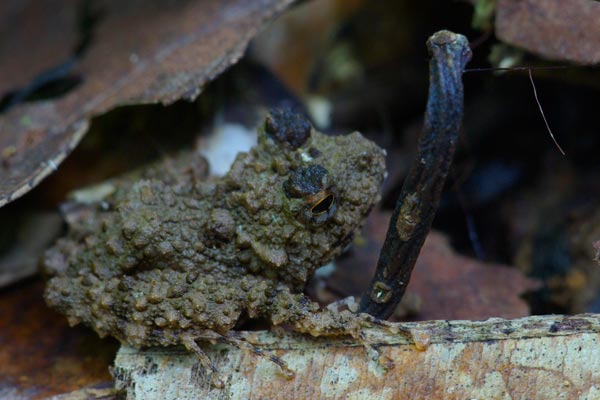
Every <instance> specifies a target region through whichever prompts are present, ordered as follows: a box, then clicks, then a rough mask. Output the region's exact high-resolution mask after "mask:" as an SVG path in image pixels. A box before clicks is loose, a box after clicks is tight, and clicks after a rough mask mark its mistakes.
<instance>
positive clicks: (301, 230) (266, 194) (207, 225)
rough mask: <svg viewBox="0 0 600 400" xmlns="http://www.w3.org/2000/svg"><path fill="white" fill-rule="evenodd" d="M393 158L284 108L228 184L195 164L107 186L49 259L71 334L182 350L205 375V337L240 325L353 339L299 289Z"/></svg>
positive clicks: (343, 238)
mask: <svg viewBox="0 0 600 400" xmlns="http://www.w3.org/2000/svg"><path fill="white" fill-rule="evenodd" d="M384 155H385V153H384V151H383V150H382V149H380V148H379V147H377V146H376V145H375V144H374V143H372V142H371V141H369V140H367V139H365V138H364V137H363V136H361V135H360V134H359V133H358V132H355V133H352V134H349V135H346V136H326V135H324V134H321V133H319V132H316V131H314V130H313V129H312V127H311V126H310V124H309V123H308V122H307V121H306V120H305V119H303V118H302V117H300V116H298V115H296V114H293V113H290V112H288V111H275V112H272V113H271V114H270V115H269V116H268V117H267V119H266V121H265V123H264V126H263V127H262V128H261V129H260V132H259V137H258V145H257V146H256V147H254V148H253V149H251V150H250V151H249V152H247V153H240V154H238V156H237V158H236V160H235V162H234V163H233V165H232V166H231V169H230V171H229V172H228V173H227V174H226V175H225V176H223V177H219V178H212V179H210V178H209V179H206V177H205V172H204V170H205V168H204V166H205V162H204V160H203V159H202V158H201V157H200V156H198V155H196V154H188V155H186V156H183V157H182V158H180V159H176V160H166V161H163V162H162V163H161V164H158V165H155V166H154V167H152V168H150V169H148V170H146V171H145V172H143V174H142V177H141V179H137V180H136V179H132V178H125V179H121V180H115V181H112V183H110V182H109V184H105V187H104V189H103V190H101V192H102V193H104V195H103V198H102V199H101V200H100V201H97V202H92V203H89V204H80V205H78V207H79V208H78V210H77V212H73V213H71V215H70V217H68V218H67V222H68V224H69V232H68V234H67V236H66V237H64V238H62V239H59V240H58V242H57V243H56V245H55V246H54V247H53V248H51V249H50V250H48V251H47V253H46V254H45V257H44V259H43V266H44V270H45V272H46V273H47V274H48V275H49V276H50V279H49V282H48V286H47V288H46V291H45V297H46V301H47V303H48V304H49V305H50V306H51V307H53V308H55V309H57V310H59V311H60V312H62V313H64V314H65V315H66V316H67V318H68V320H69V322H70V324H72V325H75V324H77V323H80V322H81V323H84V324H85V325H87V326H90V327H92V328H93V329H94V330H95V331H96V332H97V333H98V334H99V335H100V336H105V335H112V336H115V337H116V338H118V339H119V340H120V341H121V342H124V343H128V344H130V345H132V346H135V347H138V348H139V347H149V346H170V345H178V344H182V345H184V346H185V347H187V348H188V349H189V350H191V351H194V352H195V353H196V354H198V356H199V357H200V360H201V361H202V362H203V364H204V365H205V366H206V367H211V364H210V362H209V360H208V359H207V357H206V356H205V355H204V354H203V353H202V350H201V349H200V348H199V347H198V345H197V343H196V341H198V340H207V339H208V340H214V339H215V338H217V339H218V338H223V339H225V340H227V338H230V340H229V341H230V342H231V341H232V340H233V339H231V335H229V336H228V332H229V331H230V330H232V329H234V327H235V325H236V323H237V322H238V320H240V318H263V319H267V320H268V321H270V322H271V323H272V324H273V325H279V324H286V325H287V326H289V327H290V328H291V329H293V330H295V331H298V332H305V333H309V334H312V335H315V336H320V335H343V334H353V335H354V334H355V333H356V329H359V325H360V323H361V322H360V321H362V318H360V317H358V316H357V315H356V314H353V313H351V312H349V311H347V310H345V311H339V312H338V311H333V310H332V309H324V310H320V309H319V307H318V305H317V304H316V303H314V302H312V301H311V300H309V299H308V298H307V297H306V296H305V295H304V294H302V290H303V288H304V286H305V283H306V281H307V279H308V278H309V277H310V276H311V275H312V273H313V272H314V270H315V269H316V268H318V267H319V266H321V265H324V264H325V263H327V262H329V261H330V260H331V259H333V258H334V257H335V256H337V255H339V254H340V253H341V251H342V250H343V249H344V248H345V247H346V246H347V245H348V244H349V243H350V242H351V241H352V238H353V235H354V234H355V233H356V232H357V230H358V229H359V228H360V227H361V224H362V223H363V221H364V219H365V218H366V217H367V215H368V214H369V212H370V210H371V209H372V208H373V206H374V205H375V203H377V201H378V200H379V197H380V195H379V188H380V185H381V183H382V180H383V178H384V175H385V167H384ZM106 185H107V186H106ZM106 188H108V190H106ZM238 344H239V343H238ZM270 358H271V359H273V361H275V362H277V360H276V359H275V358H274V357H270ZM282 367H283V368H285V367H284V366H283V365H282Z"/></svg>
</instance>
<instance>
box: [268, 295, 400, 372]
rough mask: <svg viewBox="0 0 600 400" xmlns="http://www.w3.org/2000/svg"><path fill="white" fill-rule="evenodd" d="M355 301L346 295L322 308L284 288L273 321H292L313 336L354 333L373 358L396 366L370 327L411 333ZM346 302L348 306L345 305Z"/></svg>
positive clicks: (297, 328)
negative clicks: (356, 307) (363, 310)
mask: <svg viewBox="0 0 600 400" xmlns="http://www.w3.org/2000/svg"><path fill="white" fill-rule="evenodd" d="M354 304H355V303H354V302H352V300H351V299H344V300H342V301H340V302H336V303H334V304H333V305H331V306H329V307H327V308H324V309H319V307H318V305H317V304H316V303H314V302H312V301H310V300H308V299H307V298H306V297H305V296H304V295H301V294H293V293H290V292H289V291H288V290H287V289H283V290H281V291H280V292H279V293H278V295H277V299H276V301H273V303H272V306H271V310H270V311H271V321H272V322H273V324H274V325H278V324H289V325H290V326H291V327H292V329H293V330H294V331H296V332H301V333H308V334H311V335H312V336H330V337H331V336H351V337H352V338H354V339H355V340H356V341H357V342H359V343H360V344H361V345H362V346H363V347H364V348H365V350H366V351H367V355H368V356H369V358H370V359H372V360H374V361H378V362H379V364H380V365H381V366H382V367H383V368H385V369H386V370H387V369H390V368H392V367H393V362H392V361H391V360H390V359H388V358H384V357H380V354H379V352H378V351H377V349H376V348H377V339H374V338H371V337H370V336H371V332H369V331H370V330H371V329H369V328H373V327H377V328H381V329H383V330H384V331H387V332H388V333H391V334H393V335H398V334H401V335H403V336H408V337H411V335H410V333H409V332H408V331H407V330H406V329H405V328H404V327H402V326H401V325H399V324H394V323H391V322H387V321H383V320H380V319H378V318H375V317H373V316H371V315H369V314H364V313H360V314H357V313H356V312H353V308H354V307H353V306H354ZM342 306H345V307H346V308H347V309H341V308H342ZM375 338H376V336H375Z"/></svg>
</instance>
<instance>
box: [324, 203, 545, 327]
mask: <svg viewBox="0 0 600 400" xmlns="http://www.w3.org/2000/svg"><path fill="white" fill-rule="evenodd" d="M389 218H390V214H389V213H387V212H385V213H384V212H373V213H372V214H371V216H370V217H369V219H368V220H367V224H366V226H365V229H364V231H363V232H364V233H363V239H362V240H360V239H359V240H358V243H355V245H354V247H353V249H352V250H351V254H349V256H348V257H345V258H343V259H342V260H339V261H338V262H337V263H336V264H337V267H338V268H337V269H336V271H335V272H334V274H333V275H332V276H331V277H330V279H329V281H328V282H327V284H328V286H330V287H332V288H333V289H334V291H335V292H336V293H340V294H343V295H346V296H349V295H360V294H361V293H362V291H364V290H366V288H367V284H368V282H369V281H370V279H371V277H372V276H373V273H374V271H375V265H376V264H377V259H378V257H379V251H380V250H381V246H382V244H383V240H384V239H385V234H386V231H387V227H388V222H389ZM537 286H538V284H537V282H536V281H534V280H531V279H529V278H526V277H525V276H524V275H523V274H522V273H521V272H520V271H518V270H517V269H515V268H511V267H509V266H505V265H500V264H493V263H482V262H480V261H477V260H475V259H472V258H469V257H465V256H462V255H460V254H457V253H455V252H454V250H452V248H451V247H450V244H449V243H448V240H447V238H446V237H445V236H443V235H442V234H440V233H438V232H434V231H432V232H430V234H429V236H428V237H427V239H426V241H425V244H424V245H423V248H422V249H421V254H420V255H419V259H418V260H417V264H416V265H415V269H414V271H413V273H412V277H411V280H410V284H409V286H408V290H407V296H406V297H409V295H410V296H413V297H414V296H418V298H419V299H420V301H419V303H420V305H419V310H418V313H417V315H416V317H417V319H419V320H426V319H484V318H489V317H501V318H518V317H523V316H527V315H529V307H528V305H527V303H526V302H525V301H524V300H522V299H521V298H520V297H519V296H520V295H521V294H522V293H523V292H525V291H528V290H533V289H535V288H537ZM406 297H405V299H406ZM405 299H403V302H404V300H405Z"/></svg>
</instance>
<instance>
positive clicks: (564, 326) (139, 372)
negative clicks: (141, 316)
mask: <svg viewBox="0 0 600 400" xmlns="http://www.w3.org/2000/svg"><path fill="white" fill-rule="evenodd" d="M402 325H403V326H404V327H406V328H409V329H411V330H412V332H413V333H414V335H415V336H416V337H419V338H420V339H421V340H425V341H428V342H429V345H428V346H426V348H425V349H424V350H419V349H418V348H417V347H416V346H415V345H414V344H413V343H411V342H410V341H409V340H408V339H407V338H405V337H402V336H398V335H391V334H389V333H384V332H382V331H378V330H375V329H370V330H366V331H365V334H366V336H367V338H368V340H369V341H372V343H376V345H377V347H378V349H379V352H380V354H381V357H382V359H384V360H389V361H391V362H393V365H389V369H388V371H387V372H385V371H384V370H383V368H382V366H381V365H380V364H378V363H377V362H376V361H373V360H371V359H369V357H367V354H366V352H365V350H364V348H363V347H362V346H361V344H360V343H356V342H353V341H350V340H331V339H329V340H325V339H319V340H317V339H314V338H307V337H305V336H300V335H293V334H287V335H285V336H283V337H277V336H276V335H274V334H272V333H269V332H243V333H242V336H243V337H244V338H245V339H246V340H248V341H249V342H251V343H254V344H255V345H258V346H260V347H261V348H264V349H265V350H268V351H272V352H273V353H275V354H277V355H278V356H279V357H281V358H282V359H283V360H285V361H286V362H287V363H288V365H289V367H290V368H292V369H293V370H294V371H295V373H296V376H295V378H293V379H291V380H286V379H285V378H284V377H283V376H282V374H280V373H278V369H277V367H276V366H275V365H274V364H273V363H271V362H268V361H265V360H263V359H258V358H257V356H256V355H254V354H253V353H251V352H250V351H242V350H238V349H233V348H229V347H223V346H220V345H217V346H215V345H213V346H206V347H205V349H206V350H207V353H208V354H209V356H210V357H211V359H213V360H215V361H216V363H217V368H218V369H219V371H220V373H221V375H222V377H223V378H225V379H226V382H225V387H224V388H223V389H216V388H211V385H210V379H207V376H206V375H205V373H204V372H203V371H202V369H201V368H200V367H199V365H198V364H199V363H198V360H197V359H196V358H195V356H194V355H191V354H189V353H187V352H185V351H183V350H176V349H175V350H173V349H149V350H146V351H138V350H135V349H132V348H129V347H122V348H121V349H120V350H119V353H118V354H117V357H116V360H115V368H114V376H115V380H116V387H117V388H118V389H124V390H126V392H127V396H126V398H127V399H129V400H134V399H144V400H152V399H172V398H178V399H198V398H202V399H222V398H227V399H245V398H248V397H251V398H269V399H270V398H277V399H293V398H306V399H413V398H419V399H426V398H427V399H575V398H579V399H595V398H598V397H599V396H600V376H599V375H598V373H597V371H598V369H599V368H600V364H599V363H600V346H598V343H599V341H600V317H599V316H598V315H597V314H588V315H576V316H559V315H555V316H542V317H527V318H522V319H517V320H503V319H499V318H494V319H490V320H487V321H428V322H419V323H406V324H402Z"/></svg>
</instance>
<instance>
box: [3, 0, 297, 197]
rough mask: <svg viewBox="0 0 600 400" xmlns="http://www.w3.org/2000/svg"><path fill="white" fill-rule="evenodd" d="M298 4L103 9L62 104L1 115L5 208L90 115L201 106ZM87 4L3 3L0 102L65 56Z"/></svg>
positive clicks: (237, 1)
mask: <svg viewBox="0 0 600 400" xmlns="http://www.w3.org/2000/svg"><path fill="white" fill-rule="evenodd" d="M292 2H293V0H258V1H251V2H248V1H243V0H210V1H199V0H196V1H171V2H157V1H136V0H129V1H127V2H111V1H108V0H105V1H99V2H95V3H94V4H95V5H96V6H97V8H98V22H97V23H96V25H95V26H94V27H93V30H94V31H93V35H92V40H91V42H90V45H89V47H88V49H87V50H86V51H85V52H84V53H83V56H82V58H81V60H79V61H78V62H77V63H76V64H75V66H74V68H73V70H72V71H71V72H70V75H71V76H73V77H76V78H77V79H80V80H81V83H80V84H79V85H77V86H76V87H74V88H73V89H72V90H71V91H69V92H68V93H66V94H64V95H63V96H62V97H58V98H55V99H51V100H40V101H36V102H29V103H22V104H19V105H16V106H14V107H12V108H10V109H9V110H8V111H6V112H5V113H4V114H1V115H0V206H2V205H4V204H6V203H7V202H9V201H12V200H14V199H16V198H17V197H19V196H21V195H23V194H24V193H26V192H27V191H29V190H30V189H31V188H32V187H34V186H35V185H37V184H38V183H39V182H40V181H41V180H42V179H43V178H44V177H45V176H47V175H48V174H49V173H50V172H52V171H53V170H54V169H56V167H57V165H58V164H59V163H60V162H61V161H62V160H63V159H64V158H65V157H66V156H67V154H69V152H70V151H71V150H72V149H73V148H74V147H75V146H76V145H77V143H78V142H79V140H80V139H81V137H82V136H83V134H84V133H85V132H86V130H87V127H88V123H89V119H90V118H92V117H94V116H96V115H99V114H102V113H104V112H106V111H108V110H110V109H112V108H115V107H117V106H120V105H126V104H136V103H163V104H170V103H172V102H174V101H176V100H178V99H181V98H183V99H194V98H195V97H196V96H198V94H199V93H200V91H201V89H202V85H204V84H205V83H207V82H208V81H210V80H212V79H214V78H215V77H216V76H217V75H218V74H219V73H221V72H222V71H223V70H224V69H225V68H227V67H228V66H230V65H231V64H233V63H235V62H236V61H237V60H238V59H239V58H240V57H241V56H242V55H243V52H244V50H245V48H246V46H247V44H248V42H249V40H250V39H251V38H252V37H253V36H254V35H255V34H256V33H257V32H258V30H259V29H261V28H262V27H263V26H264V25H265V23H266V22H267V21H268V20H269V19H270V18H272V17H273V16H274V15H276V14H278V13H279V12H281V11H282V10H284V9H285V8H286V7H287V6H288V5H290V4H291V3H292ZM80 3H81V2H79V1H75V0H71V1H65V2H60V3H56V2H54V1H51V0H40V1H36V2H29V3H25V4H23V3H22V2H21V1H19V0H12V1H6V2H2V4H1V5H0V60H2V62H1V63H0V76H2V77H3V79H2V81H1V82H0V95H4V94H6V93H7V91H10V90H16V89H18V88H22V87H23V86H24V85H26V84H27V82H30V81H31V80H32V79H34V78H35V77H36V75H37V74H39V73H41V72H43V71H44V70H45V69H47V68H50V67H53V66H56V65H59V64H60V63H62V62H64V61H65V60H66V59H67V57H68V56H69V54H70V52H71V51H72V48H73V47H74V46H75V45H76V43H77V41H78V40H79V38H78V37H77V23H78V22H80V21H77V12H76V11H77V8H76V6H77V5H79V4H80ZM5 77H10V79H5Z"/></svg>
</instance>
